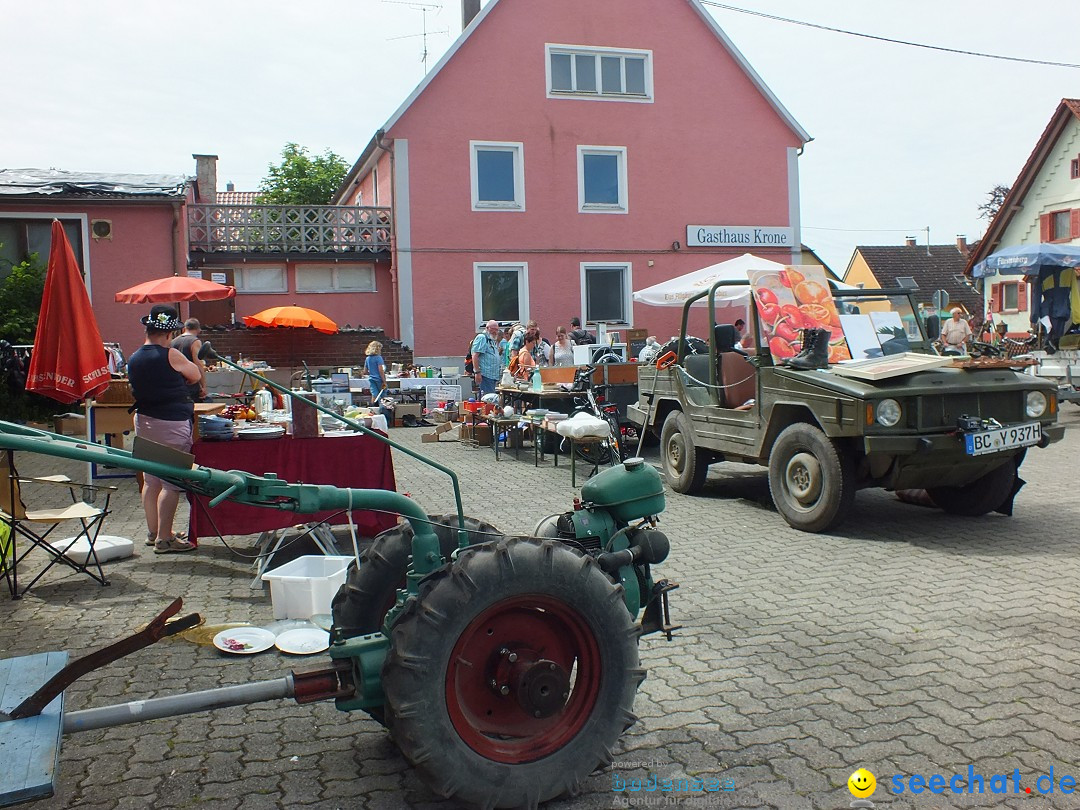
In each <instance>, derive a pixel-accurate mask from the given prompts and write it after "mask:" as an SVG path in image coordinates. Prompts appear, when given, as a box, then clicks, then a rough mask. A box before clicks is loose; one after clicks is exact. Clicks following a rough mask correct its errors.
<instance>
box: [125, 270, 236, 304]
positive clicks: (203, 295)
mask: <svg viewBox="0 0 1080 810" xmlns="http://www.w3.org/2000/svg"><path fill="white" fill-rule="evenodd" d="M235 295H236V288H235V287H227V286H226V285H224V284H218V283H217V282H216V281H207V280H206V279H201V278H191V277H189V276H169V277H168V278H156V279H154V280H153V281H144V282H143V283H142V284H136V285H135V286H134V287H128V288H127V289H126V290H121V291H120V292H118V293H117V294H116V300H117V301H119V302H120V303H121V304H172V303H175V302H177V301H220V300H221V299H222V298H232V297H233V296H235Z"/></svg>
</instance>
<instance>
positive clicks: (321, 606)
mask: <svg viewBox="0 0 1080 810" xmlns="http://www.w3.org/2000/svg"><path fill="white" fill-rule="evenodd" d="M352 559H353V558H352V557H333V556H330V557H323V556H321V555H317V554H313V555H309V556H306V557H297V558H296V559H295V560H293V561H292V562H289V563H285V565H282V566H279V567H278V568H275V569H274V570H272V571H267V572H266V573H265V574H263V575H262V578H263V581H264V582H269V583H270V600H271V602H272V603H273V605H274V618H275V619H310V618H311V617H312V616H315V615H317V614H319V613H329V612H330V603H331V602H332V601H333V599H334V595H335V594H336V593H337V592H338V589H339V588H340V587H341V586H342V585H344V584H345V576H346V573H347V572H348V569H349V563H350V562H351V561H352Z"/></svg>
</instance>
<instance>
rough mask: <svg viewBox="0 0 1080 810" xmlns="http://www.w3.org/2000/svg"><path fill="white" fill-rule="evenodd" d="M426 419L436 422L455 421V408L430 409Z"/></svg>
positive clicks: (456, 413)
mask: <svg viewBox="0 0 1080 810" xmlns="http://www.w3.org/2000/svg"><path fill="white" fill-rule="evenodd" d="M428 419H430V420H431V421H432V422H435V423H436V424H438V423H440V422H456V421H457V420H458V412H457V409H452V410H442V411H432V412H431V413H429V414H428Z"/></svg>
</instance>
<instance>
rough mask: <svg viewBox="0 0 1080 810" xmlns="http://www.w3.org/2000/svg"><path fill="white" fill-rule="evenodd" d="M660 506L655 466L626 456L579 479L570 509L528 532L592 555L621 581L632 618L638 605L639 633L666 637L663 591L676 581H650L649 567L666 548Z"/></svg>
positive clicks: (661, 493) (661, 491)
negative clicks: (659, 520) (588, 477)
mask: <svg viewBox="0 0 1080 810" xmlns="http://www.w3.org/2000/svg"><path fill="white" fill-rule="evenodd" d="M664 506H665V499H664V486H663V484H662V483H661V481H660V476H659V475H658V474H657V472H656V470H654V469H653V468H652V467H649V466H646V464H645V461H644V460H643V459H640V458H631V459H627V460H626V461H624V462H623V463H622V465H621V466H620V467H616V468H613V469H609V470H605V471H604V472H603V473H601V474H599V475H597V476H596V477H594V478H592V479H591V480H589V481H588V482H587V483H585V484H584V485H583V486H582V487H581V497H580V498H575V499H574V509H573V511H570V512H563V513H562V514H560V515H549V516H548V517H546V518H544V519H543V520H541V521H540V523H539V524H538V525H537V527H536V529H535V530H534V532H533V534H534V535H535V536H537V537H545V538H552V539H555V540H559V541H561V542H563V543H566V544H567V545H569V546H573V547H575V548H577V549H579V550H581V551H582V552H584V553H586V554H588V555H589V556H590V557H593V558H594V559H595V560H596V561H597V563H599V565H600V568H601V569H602V570H603V571H604V572H605V573H606V574H607V575H608V576H609V577H610V578H611V580H612V581H613V582H616V583H618V584H620V585H622V587H623V600H624V602H625V604H626V609H627V610H629V611H630V615H631V616H632V617H634V619H635V620H636V619H637V617H638V614H639V613H640V612H641V611H643V610H644V614H643V615H642V618H641V632H642V634H645V633H653V632H658V631H659V632H662V633H664V634H665V635H666V636H667V637H668V639H669V640H670V638H671V633H672V631H673V630H675V629H677V628H675V627H673V626H672V625H671V624H670V616H669V610H668V597H667V594H668V593H669V592H670V591H672V590H674V589H675V588H677V587H678V585H675V584H672V583H671V582H669V581H668V580H666V579H665V580H659V581H656V582H654V581H653V579H652V574H651V570H650V566H651V565H655V564H657V563H661V562H663V561H664V560H665V559H667V556H668V553H669V551H670V550H671V544H670V542H669V541H668V538H667V535H665V534H664V533H663V532H661V531H659V530H657V529H656V528H655V526H656V522H657V518H656V515H657V514H658V513H660V512H662V511H663V510H664ZM634 521H636V523H635V522H634Z"/></svg>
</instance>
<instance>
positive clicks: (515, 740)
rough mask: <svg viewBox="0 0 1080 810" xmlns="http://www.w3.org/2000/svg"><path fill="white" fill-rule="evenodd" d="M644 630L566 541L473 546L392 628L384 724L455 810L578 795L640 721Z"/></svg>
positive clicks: (514, 540)
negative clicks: (639, 642) (640, 644)
mask: <svg viewBox="0 0 1080 810" xmlns="http://www.w3.org/2000/svg"><path fill="white" fill-rule="evenodd" d="M637 640H638V629H637V626H636V625H635V623H634V620H633V618H632V617H631V615H630V613H629V611H628V610H627V609H626V606H625V604H624V603H623V600H622V589H621V587H619V586H617V585H615V584H613V583H612V582H611V580H610V579H608V577H607V575H605V574H604V572H603V571H602V570H601V569H600V567H599V566H598V565H597V564H596V562H595V561H594V560H593V559H592V558H591V557H589V556H587V555H585V554H583V553H581V552H579V551H576V550H574V549H572V548H570V547H568V546H566V545H563V544H562V543H560V542H558V541H556V540H550V539H539V538H529V537H510V538H505V539H503V540H500V541H498V542H497V543H486V544H484V545H481V546H477V547H475V548H469V549H467V550H465V551H463V552H461V554H460V555H459V557H458V559H457V561H456V562H454V563H453V564H452V565H449V566H446V567H444V568H443V569H441V570H440V571H437V572H435V573H434V574H432V575H431V576H430V577H428V578H427V579H426V580H425V581H424V582H423V583H422V584H421V590H420V596H419V598H418V599H414V600H412V601H411V602H410V603H409V604H408V606H407V607H406V608H405V611H404V612H403V613H402V615H401V618H400V619H398V621H397V622H395V623H394V627H393V630H392V634H391V641H390V653H389V654H388V656H387V658H386V662H385V663H384V665H383V670H382V684H383V689H384V691H385V693H386V705H385V713H386V721H387V722H386V725H387V727H388V728H389V729H390V735H391V737H392V738H393V740H394V742H395V743H396V744H397V746H398V748H399V749H400V750H401V753H402V754H403V755H404V757H405V759H406V760H408V761H409V762H410V763H411V764H412V765H413V766H414V767H415V768H416V770H417V772H418V773H419V775H420V776H421V778H422V779H423V780H424V782H426V783H427V785H428V786H429V787H430V788H431V789H432V790H433V791H435V792H436V793H438V794H439V795H441V796H444V797H447V798H450V799H452V800H453V802H454V806H461V805H463V804H475V805H479V806H481V807H487V808H493V807H529V808H535V807H536V806H537V805H538V804H539V803H540V802H544V801H548V800H549V799H554V798H556V797H559V796H563V795H568V794H569V795H573V794H574V793H576V792H577V791H578V790H579V787H580V785H581V783H582V781H583V780H584V779H586V778H588V777H589V775H590V774H592V773H593V772H594V771H595V770H596V769H597V768H600V767H603V766H605V765H607V764H609V763H610V761H611V752H612V750H613V749H614V747H615V743H616V741H617V740H618V739H619V736H620V735H621V734H622V733H623V731H625V730H626V729H627V728H629V727H630V726H631V725H633V723H634V722H635V721H636V719H637V718H636V717H635V716H634V714H633V705H634V695H635V693H636V692H637V688H638V685H639V684H640V683H641V681H642V680H643V679H644V677H645V671H644V670H643V669H641V668H640V666H639V661H638V648H637Z"/></svg>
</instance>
